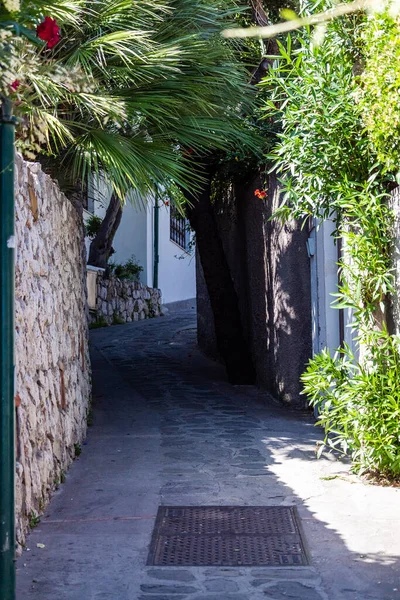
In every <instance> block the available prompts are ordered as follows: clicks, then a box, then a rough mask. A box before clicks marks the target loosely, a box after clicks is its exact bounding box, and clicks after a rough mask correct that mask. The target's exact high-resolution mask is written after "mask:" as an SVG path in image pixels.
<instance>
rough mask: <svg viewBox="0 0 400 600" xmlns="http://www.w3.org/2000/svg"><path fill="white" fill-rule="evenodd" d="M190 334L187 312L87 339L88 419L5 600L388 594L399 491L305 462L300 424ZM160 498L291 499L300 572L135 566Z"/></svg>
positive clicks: (395, 592) (266, 599)
mask: <svg viewBox="0 0 400 600" xmlns="http://www.w3.org/2000/svg"><path fill="white" fill-rule="evenodd" d="M194 327H195V319H194V315H193V313H191V312H190V311H187V312H182V313H170V314H169V316H168V317H164V318H160V319H154V320H151V321H144V322H141V323H134V324H130V325H124V326H117V327H112V328H109V329H103V330H96V331H93V332H92V355H93V376H94V382H95V392H94V415H95V416H94V425H93V427H92V428H90V429H89V434H88V437H87V442H86V443H85V445H84V446H83V452H82V455H81V456H80V458H79V459H78V460H76V462H75V464H74V465H73V467H72V468H71V470H70V472H69V473H68V475H67V481H66V483H65V484H64V485H62V486H61V489H60V490H59V491H58V492H57V493H56V495H55V497H54V499H53V501H52V503H51V505H50V507H49V509H48V511H47V512H46V514H45V515H44V517H43V518H42V521H41V523H40V525H39V527H37V528H36V529H35V530H34V531H33V533H32V534H31V536H30V538H29V542H28V548H29V550H28V549H27V550H26V551H24V553H23V555H22V557H21V559H20V560H19V561H18V600H247V599H249V600H342V599H343V600H373V599H374V600H400V591H399V590H400V568H399V567H400V565H399V556H400V523H399V517H400V502H399V500H400V489H391V488H379V487H375V486H366V485H364V484H362V483H361V482H360V481H358V480H357V479H356V478H355V477H353V476H351V475H350V474H349V470H348V466H345V465H343V464H342V463H339V462H336V461H334V460H333V459H332V458H329V457H328V458H324V459H322V460H320V461H317V460H315V444H316V442H317V441H318V440H319V439H320V437H321V436H320V432H319V431H318V430H317V429H315V428H314V427H313V422H312V420H311V419H310V417H309V416H308V415H304V414H298V413H293V412H290V411H288V410H285V409H282V408H280V407H279V406H276V405H274V404H271V403H268V398H267V397H266V395H265V394H262V393H260V392H258V391H257V390H256V389H254V388H234V387H232V386H229V385H228V384H227V383H226V382H225V381H224V374H223V370H222V369H221V368H220V366H218V365H216V364H214V363H212V362H210V361H208V360H207V359H206V358H204V357H203V356H201V354H200V353H199V352H198V350H197V349H196V347H195V342H194V340H195V329H194ZM161 504H164V505H203V504H204V505H219V504H221V505H297V507H298V510H299V513H300V516H301V518H302V524H303V528H304V530H305V535H306V538H307V542H308V545H309V549H310V552H311V555H312V565H311V566H309V567H293V568H286V567H281V568H211V567H209V568H182V567H177V568H169V567H163V568H159V567H146V566H145V565H146V559H147V554H148V549H149V543H150V538H151V533H152V529H153V526H154V519H155V515H156V512H157V508H158V506H159V505H161ZM37 544H44V545H45V547H44V548H41V547H38V546H37Z"/></svg>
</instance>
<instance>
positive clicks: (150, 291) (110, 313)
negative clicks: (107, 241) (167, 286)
mask: <svg viewBox="0 0 400 600" xmlns="http://www.w3.org/2000/svg"><path fill="white" fill-rule="evenodd" d="M160 315H161V291H160V290H157V289H154V288H149V287H147V286H144V285H142V284H141V283H138V282H137V281H129V280H127V279H118V278H117V277H114V276H110V277H107V276H105V275H104V273H102V272H98V273H97V299H96V308H95V309H94V310H91V311H90V313H89V324H90V326H91V327H96V326H97V327H101V326H106V325H119V324H122V323H131V322H132V321H140V320H142V319H150V318H152V317H159V316H160Z"/></svg>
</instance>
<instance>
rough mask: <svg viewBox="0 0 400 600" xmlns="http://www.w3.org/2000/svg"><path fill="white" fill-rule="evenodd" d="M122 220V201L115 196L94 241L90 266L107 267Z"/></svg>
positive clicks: (90, 254)
mask: <svg viewBox="0 0 400 600" xmlns="http://www.w3.org/2000/svg"><path fill="white" fill-rule="evenodd" d="M121 218H122V206H121V202H120V200H119V199H118V198H117V196H115V194H113V195H112V196H111V200H110V204H109V205H108V208H107V212H106V215H105V217H104V219H103V222H102V224H101V226H100V229H99V231H98V232H97V234H96V237H95V238H94V239H93V240H92V243H91V244H90V250H89V261H88V262H89V265H93V266H94V267H102V268H103V269H105V268H106V267H107V261H108V259H109V257H110V254H111V251H112V243H113V240H114V236H115V234H116V232H117V229H118V227H119V224H120V223H121Z"/></svg>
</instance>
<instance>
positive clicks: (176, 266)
mask: <svg viewBox="0 0 400 600" xmlns="http://www.w3.org/2000/svg"><path fill="white" fill-rule="evenodd" d="M169 211H170V207H169V206H161V207H160V209H159V219H160V245H159V255H160V264H159V275H158V286H159V288H160V289H161V290H162V294H163V303H164V304H168V303H169V302H179V301H181V300H189V299H192V298H195V297H196V259H195V252H194V248H192V249H191V250H190V251H189V252H185V250H183V249H182V248H181V247H180V246H178V245H177V244H175V242H172V241H171V240H170V228H169V220H170V215H169Z"/></svg>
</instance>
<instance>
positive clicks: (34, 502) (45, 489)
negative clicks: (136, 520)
mask: <svg viewBox="0 0 400 600" xmlns="http://www.w3.org/2000/svg"><path fill="white" fill-rule="evenodd" d="M15 233H16V296H15V302H16V371H17V378H16V407H17V408H16V427H17V447H16V459H17V485H16V515H17V541H18V544H19V545H21V544H23V543H24V541H25V537H26V533H27V530H28V525H29V522H30V521H32V518H33V517H34V516H35V515H37V514H39V513H41V512H42V510H43V508H44V507H45V505H46V503H47V502H48V500H49V497H50V495H51V493H52V491H53V490H54V488H55V487H57V485H58V483H59V482H60V481H61V480H62V479H63V477H64V473H65V471H66V470H67V469H68V466H69V465H70V463H71V461H72V460H73V458H74V456H75V453H76V452H77V450H78V449H79V445H80V444H81V443H82V440H83V438H84V436H85V432H86V417H87V412H88V405H89V399H90V363H89V354H88V326H87V310H86V283H85V275H86V269H85V262H86V261H85V251H84V235H83V221H82V215H81V214H79V212H78V211H77V210H76V208H75V207H74V206H73V205H72V204H71V202H70V201H69V200H68V199H67V198H66V197H65V196H64V195H63V194H62V193H61V192H60V190H59V188H58V186H57V185H56V183H55V182H53V181H52V180H51V179H50V178H49V177H48V176H47V175H45V174H44V173H43V171H42V170H41V166H40V165H39V164H38V163H27V162H25V161H23V160H22V159H21V158H20V157H18V156H17V160H16V232H15Z"/></svg>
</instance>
